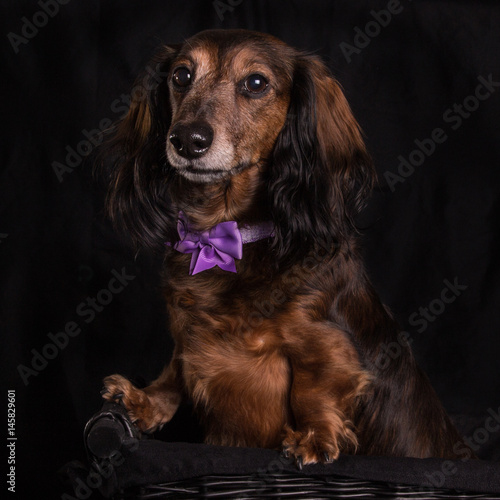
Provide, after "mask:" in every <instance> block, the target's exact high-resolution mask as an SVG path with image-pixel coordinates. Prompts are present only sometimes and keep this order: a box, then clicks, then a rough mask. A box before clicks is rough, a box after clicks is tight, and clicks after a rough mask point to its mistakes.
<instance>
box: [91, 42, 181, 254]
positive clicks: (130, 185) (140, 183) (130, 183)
mask: <svg viewBox="0 0 500 500" xmlns="http://www.w3.org/2000/svg"><path fill="white" fill-rule="evenodd" d="M177 53H178V47H176V46H164V47H162V48H161V49H160V50H159V51H158V53H157V54H156V55H155V56H154V57H153V59H152V60H151V61H150V62H149V63H148V65H147V66H146V69H145V71H144V72H143V73H142V75H140V76H139V77H138V78H137V80H136V82H135V84H134V86H133V88H132V90H131V92H130V109H129V110H128V112H127V114H126V115H125V117H124V118H123V119H122V120H121V121H120V122H118V123H117V124H116V125H115V126H114V127H113V129H112V130H111V131H110V134H111V138H110V139H109V140H108V141H105V143H104V144H103V146H102V147H101V149H100V152H99V155H98V162H99V166H100V167H102V168H103V170H104V171H105V172H107V174H108V175H107V183H108V196H107V211H108V213H109V215H110V216H111V218H112V220H113V222H114V223H115V224H116V225H117V226H119V227H121V228H123V229H125V230H126V231H127V232H128V233H129V234H130V236H131V237H132V238H133V240H134V241H135V243H136V244H137V246H139V247H140V246H147V247H151V248H157V249H163V248H164V243H165V242H166V241H169V239H170V237H171V235H172V234H171V233H172V231H173V229H174V228H175V226H176V220H177V213H174V210H173V209H172V207H171V205H170V201H169V196H168V193H167V185H168V182H169V179H170V177H171V174H172V172H171V167H170V165H169V164H168V162H167V158H166V152H165V147H166V139H167V132H168V129H169V127H170V122H171V107H170V102H169V89H168V77H169V74H170V64H171V62H172V60H173V58H174V57H175V56H176V54H177ZM175 212H176V211H175Z"/></svg>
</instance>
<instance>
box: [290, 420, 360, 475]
mask: <svg viewBox="0 0 500 500" xmlns="http://www.w3.org/2000/svg"><path fill="white" fill-rule="evenodd" d="M348 443H352V444H355V443H356V437H355V435H354V433H353V432H352V431H351V430H348V429H343V431H342V433H340V434H338V433H335V432H334V430H333V429H328V428H327V429H326V430H320V429H308V430H306V431H300V430H299V431H294V430H293V429H291V428H290V427H288V426H287V427H286V428H285V437H284V439H283V443H282V446H283V448H282V449H283V455H284V456H285V457H292V458H294V459H295V464H296V465H297V467H298V468H299V469H302V466H303V465H307V464H315V463H318V462H320V463H329V462H333V461H334V460H336V459H337V458H338V457H339V455H340V452H341V449H343V448H344V445H346V446H348Z"/></svg>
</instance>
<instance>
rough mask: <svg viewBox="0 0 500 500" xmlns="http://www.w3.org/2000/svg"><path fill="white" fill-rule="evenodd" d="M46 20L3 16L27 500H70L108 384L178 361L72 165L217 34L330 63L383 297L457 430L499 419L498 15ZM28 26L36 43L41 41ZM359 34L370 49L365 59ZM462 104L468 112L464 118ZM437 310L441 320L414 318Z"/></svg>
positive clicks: (208, 14)
mask: <svg viewBox="0 0 500 500" xmlns="http://www.w3.org/2000/svg"><path fill="white" fill-rule="evenodd" d="M45 3H46V2H43V0H42V2H41V3H39V2H33V1H32V2H26V1H17V0H16V1H13V0H10V1H3V2H2V8H1V14H0V19H1V21H0V23H1V24H0V26H1V30H0V33H1V34H2V41H1V51H2V66H1V68H2V69H1V72H2V77H1V80H0V81H1V85H2V87H1V88H2V93H1V101H0V103H1V104H0V106H1V108H0V109H1V117H2V119H1V124H2V127H1V128H2V136H1V139H0V144H1V180H0V206H1V219H0V266H1V270H0V281H1V289H0V294H1V295H0V313H1V317H0V328H1V339H2V340H1V350H2V364H1V370H2V381H5V383H6V386H5V388H4V389H2V393H1V398H0V400H3V403H0V408H4V409H5V411H4V413H3V414H4V415H5V417H4V418H3V422H4V429H5V431H4V435H5V434H6V427H7V426H6V418H7V389H12V390H15V391H16V436H17V438H18V440H17V442H16V476H17V485H16V486H17V490H18V492H19V497H20V498H32V497H30V496H27V495H28V493H27V492H28V491H30V492H32V493H31V494H34V493H37V492H38V493H40V494H44V493H46V494H47V497H49V496H50V495H52V497H53V498H59V495H60V493H58V491H59V490H58V488H57V478H56V472H57V470H58V469H59V467H61V466H62V465H63V464H64V463H66V462H67V461H69V460H73V459H83V458H84V451H83V445H82V430H83V426H84V424H85V422H86V421H87V419H88V418H89V417H90V416H91V415H92V413H93V412H95V411H96V410H97V409H98V408H99V407H100V404H101V400H100V395H99V391H100V389H101V386H102V384H101V381H102V378H103V377H104V376H106V375H108V374H111V373H115V372H119V373H123V374H126V375H128V376H131V377H140V378H142V379H144V380H150V379H153V378H155V377H156V376H157V375H158V374H159V371H160V370H161V368H162V366H163V365H164V364H165V363H166V362H167V360H168V358H169V355H170V352H171V347H172V344H171V341H170V339H169V337H168V331H167V329H166V326H165V321H166V318H165V315H164V311H163V306H162V301H161V297H160V296H159V293H158V284H159V278H158V274H159V271H158V269H159V261H158V259H157V258H155V257H152V256H150V255H148V254H146V253H144V252H140V253H139V254H138V255H136V253H135V251H134V250H133V249H132V248H131V246H130V243H129V242H128V240H127V238H126V237H123V236H120V235H118V234H117V233H116V232H115V231H113V230H112V228H111V226H110V224H109V222H108V221H106V219H105V218H104V217H103V213H102V212H103V209H102V207H103V199H104V198H103V193H102V190H100V189H99V188H98V187H97V186H96V185H95V183H93V181H92V176H91V173H90V171H91V166H90V164H89V162H88V161H84V158H80V156H78V157H77V158H76V159H75V157H73V159H71V158H69V160H68V158H67V156H68V154H69V153H68V151H69V150H68V148H69V149H72V150H77V149H78V147H80V149H81V151H82V152H88V151H84V149H85V141H86V140H87V136H90V137H92V138H93V141H94V142H97V141H98V135H97V132H98V130H99V129H100V128H102V127H103V126H106V124H107V123H108V122H110V121H115V120H116V119H118V118H119V117H120V116H121V115H122V114H123V112H124V110H126V102H127V96H128V95H130V92H131V89H132V85H133V82H134V79H135V77H136V75H137V74H138V73H140V72H141V71H142V70H143V69H144V68H145V67H146V65H147V62H148V59H149V57H150V56H151V55H152V53H153V52H154V49H155V48H156V47H157V46H158V45H159V44H160V43H168V42H179V41H182V40H183V39H185V38H187V37H189V36H190V35H192V34H194V33H196V32H198V31H200V30H203V29H207V28H221V27H222V28H236V27H238V28H248V29H255V30H258V31H265V32H268V33H271V34H273V35H276V36H278V37H279V38H282V39H283V40H285V41H286V42H288V43H290V44H291V45H294V46H296V47H298V48H302V49H306V50H308V51H313V52H315V53H317V54H319V55H320V56H322V57H323V58H324V60H325V62H326V63H327V65H328V66H329V67H330V69H331V70H332V72H333V73H334V75H335V76H336V77H337V78H338V80H339V81H340V83H341V84H342V86H343V88H344V90H345V93H346V95H347V98H348V100H349V102H350V103H351V106H352V109H353V111H354V114H355V116H356V118H357V119H358V121H359V122H360V124H361V126H362V128H363V130H364V133H365V136H366V142H367V145H368V148H369V150H370V152H371V154H372V156H373V158H374V160H375V164H376V168H377V171H378V174H379V179H380V183H379V186H378V188H377V189H376V190H375V192H374V194H373V196H372V198H371V201H370V204H369V206H368V208H367V210H366V211H365V213H364V215H363V218H362V224H363V226H364V227H365V230H364V231H363V240H364V248H365V255H366V262H367V266H368V269H369V273H370V275H371V277H372V280H373V281H374V283H375V285H376V288H377V289H378V291H379V293H380V294H381V296H382V298H383V300H384V302H385V303H386V304H388V305H389V306H390V307H391V309H392V310H393V311H394V313H395V314H396V316H397V318H398V319H399V321H400V323H401V325H402V327H403V329H405V330H406V331H408V332H409V334H410V336H411V339H412V345H413V348H414V351H415V353H416V356H417V358H418V360H419V363H420V365H421V366H422V367H423V368H424V369H425V371H426V372H427V373H428V375H429V377H430V378H431V380H432V382H433V385H434V387H435V388H436V390H437V391H438V393H439V395H440V397H441V399H442V401H443V402H444V404H445V406H446V407H447V409H448V410H449V412H450V413H452V414H467V415H471V414H475V415H478V416H481V415H484V416H485V418H486V417H487V416H488V413H487V410H488V409H489V408H493V409H495V410H496V409H498V406H499V404H500V368H499V361H498V360H499V357H500V330H499V327H500V321H499V319H498V317H499V315H498V312H497V309H498V304H499V300H498V299H499V293H500V292H499V290H500V288H499V286H498V282H499V279H500V270H499V265H498V256H499V244H500V240H499V232H498V219H499V216H500V204H499V192H500V188H499V184H498V180H497V179H498V177H499V176H498V169H499V167H500V162H499V159H500V125H499V116H500V85H497V86H493V87H492V88H491V89H490V92H489V93H490V95H489V96H488V97H487V98H485V99H484V100H481V101H477V100H475V99H474V98H472V97H470V96H474V94H475V92H476V87H477V86H478V85H479V84H480V80H479V79H478V78H480V77H483V78H484V79H486V80H488V78H490V80H491V81H493V82H500V56H499V54H500V28H499V26H500V7H498V6H497V2H485V1H482V2H477V1H469V2H464V1H458V2H445V1H413V2H410V1H409V0H400V1H397V0H392V2H387V1H379V2H373V1H357V2H352V1H348V0H345V1H319V0H314V1H307V2H306V1H277V0H270V1H264V0H261V1H254V0H232V1H230V0H222V1H220V2H218V3H217V5H215V3H214V2H212V1H210V0H207V1H183V2H166V1H160V0H150V1H148V2H139V1H130V2H123V1H118V0H107V1H102V2H98V1H96V0H86V1H83V0H72V1H69V2H67V3H66V4H65V5H62V4H61V5H60V4H54V2H53V1H52V2H51V1H50V0H49V2H47V4H51V5H52V7H51V8H52V13H53V14H54V15H51V16H46V17H45V21H44V16H43V15H41V14H39V13H40V12H43V8H42V4H45ZM54 5H57V7H54ZM388 7H391V8H392V7H394V8H397V13H394V14H392V19H391V20H390V21H389V22H388V23H385V21H384V23H385V24H387V26H384V27H380V25H378V27H377V25H376V24H374V22H373V21H374V14H373V13H372V12H371V11H375V12H379V11H381V10H386V9H387V8H388ZM47 8H48V7H47ZM55 9H58V12H57V13H54V10H55ZM49 10H50V9H49ZM386 19H387V16H386ZM30 21H33V22H35V21H36V22H38V24H40V25H41V26H40V27H39V28H37V27H36V26H35V28H34V29H33V28H31V31H30V30H29V28H26V27H25V26H26V23H27V22H30ZM369 22H372V23H371V24H370V25H368V26H367V23H369ZM23 27H24V30H25V34H26V33H27V34H28V35H29V38H28V37H27V36H25V42H26V43H19V44H18V45H16V44H15V43H14V45H16V47H14V46H13V43H12V40H13V38H12V35H10V39H9V37H8V34H9V33H11V34H12V33H14V34H16V35H19V36H23V31H22V30H23ZM365 28H367V29H368V31H369V33H371V34H372V35H374V36H371V37H369V38H365V39H364V40H362V39H361V35H359V33H360V32H363V31H365ZM26 30H28V31H26ZM370 30H371V31H370ZM34 31H35V32H36V33H35V34H33V32H34ZM376 32H379V33H378V34H376ZM356 34H358V38H357V39H356V41H357V43H358V46H359V47H358V48H356V52H352V53H351V54H350V56H349V57H346V54H345V51H346V45H342V44H350V45H351V46H354V42H355V35H356ZM361 44H364V45H365V46H364V47H362V48H361V47H360V45H361ZM343 48H344V51H343ZM16 51H17V53H16ZM348 59H350V60H348ZM486 93H487V91H485V90H484V89H483V90H482V93H481V96H484V95H485V94H486ZM464 101H465V102H464ZM462 104H466V105H467V106H469V107H470V108H471V109H472V108H474V109H473V110H472V111H471V112H470V113H468V112H463V111H462V113H464V114H463V116H462V117H460V118H458V117H459V116H460V115H459V110H458V108H454V106H455V105H460V106H461V105H462ZM476 105H477V106H476ZM476 107H477V109H475V108H476ZM466 114H468V115H470V116H467V117H466ZM436 128H440V129H442V130H443V131H444V134H445V136H446V139H445V140H444V141H443V142H442V143H440V144H435V145H434V147H433V148H432V147H431V146H429V142H425V141H424V139H428V138H430V137H431V134H432V132H433V131H434V130H435V129H436ZM416 140H419V141H424V143H425V144H427V145H428V151H430V150H431V149H434V150H433V151H432V153H431V154H428V155H424V154H423V153H422V154H420V157H421V158H423V161H422V163H421V165H418V166H416V167H415V168H414V172H413V173H412V174H411V175H408V176H407V177H406V178H404V179H403V178H401V179H402V180H403V182H398V183H396V184H395V185H393V189H391V187H390V186H389V185H388V183H387V172H393V173H396V174H397V173H398V165H399V163H400V161H401V160H400V159H398V157H400V156H402V157H403V158H404V159H406V160H408V159H410V156H411V154H412V151H414V150H416V149H418V148H417V145H416V143H415V141H416ZM82 141H83V142H82ZM89 149H94V146H93V145H92V144H91V145H90V148H89ZM411 158H413V159H417V160H418V158H419V154H418V153H416V154H413V156H412V157H411ZM68 161H72V162H73V163H72V165H74V167H73V168H71V169H70V171H67V172H63V173H62V174H60V175H59V177H58V175H57V174H56V172H55V168H54V167H55V163H54V162H58V163H59V164H66V165H69V164H68ZM407 173H408V172H406V173H405V174H407ZM401 179H400V180H401ZM123 268H125V271H126V273H127V274H128V275H130V276H134V279H132V280H131V281H129V283H128V285H127V286H126V287H125V288H124V289H123V291H122V292H121V293H117V294H115V295H113V297H112V301H111V302H110V303H109V304H108V305H106V306H104V307H103V308H102V311H99V312H98V313H96V314H95V317H94V318H92V321H90V314H87V315H84V314H82V309H78V306H79V304H81V303H82V302H84V303H85V302H86V301H87V298H88V297H95V296H96V294H97V293H98V292H99V291H100V290H102V289H106V288H107V287H108V283H109V281H110V279H111V278H112V277H113V274H112V270H116V271H118V272H119V273H121V272H122V269H123ZM445 280H448V281H449V282H451V283H454V282H456V283H458V284H459V285H461V286H462V290H461V291H460V292H459V295H458V296H457V297H456V298H455V300H454V301H453V302H449V303H445V302H443V301H441V296H442V295H441V294H442V292H443V290H444V289H445V288H446V287H447V285H446V282H445ZM464 286H466V288H465V289H464V288H463V287H464ZM444 297H453V294H452V292H450V291H448V292H445V296H444ZM429 305H431V309H432V311H434V312H429V313H423V312H422V310H420V308H421V307H423V308H427V307H429ZM87 310H88V309H87ZM419 311H420V312H419ZM422 314H427V319H425V317H424V316H422ZM429 314H430V315H431V316H429ZM419 318H420V319H419ZM422 318H424V319H425V321H424V320H422ZM72 321H74V322H76V323H77V325H78V326H79V327H80V328H81V333H80V334H79V335H77V336H75V337H73V338H70V339H69V342H68V344H67V345H66V346H65V347H64V348H61V349H58V350H56V351H55V357H54V359H51V360H49V361H48V362H47V366H46V367H45V368H43V369H40V370H37V375H34V374H32V375H28V376H25V380H24V381H23V379H22V377H21V376H20V373H19V369H20V365H24V366H25V367H28V368H32V366H31V363H32V358H33V355H34V353H33V351H32V350H36V351H38V352H42V351H43V349H44V347H45V346H46V345H47V344H48V343H50V340H49V337H48V334H49V333H52V334H56V333H57V332H60V331H62V330H64V328H65V327H66V325H68V323H69V322H72ZM46 352H49V351H46ZM50 353H52V354H54V351H50V352H49V355H50ZM25 382H26V383H25ZM2 411H3V410H2ZM174 434H175V433H174ZM176 438H182V439H188V438H189V436H188V437H187V438H186V437H185V436H180V435H179V436H177V435H174V436H173V439H176ZM2 461H3V462H6V459H5V460H4V459H2ZM3 477H5V476H3ZM2 481H3V480H2ZM1 488H2V489H3V488H6V485H5V484H4V483H3V484H2V486H1ZM23 495H25V496H23Z"/></svg>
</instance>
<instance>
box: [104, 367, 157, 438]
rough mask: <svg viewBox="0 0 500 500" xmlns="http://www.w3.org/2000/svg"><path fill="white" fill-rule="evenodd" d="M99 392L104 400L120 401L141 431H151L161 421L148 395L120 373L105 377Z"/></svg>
mask: <svg viewBox="0 0 500 500" xmlns="http://www.w3.org/2000/svg"><path fill="white" fill-rule="evenodd" d="M101 394H102V397H103V398H104V399H105V400H106V401H110V402H115V403H121V404H122V405H123V406H124V407H125V409H126V410H127V412H128V414H129V417H130V420H131V421H132V422H133V423H134V424H135V425H136V426H137V427H138V428H139V429H140V430H141V431H143V432H153V431H155V430H156V429H157V428H158V427H160V426H161V424H162V423H163V422H162V421H161V418H160V415H159V412H158V411H156V408H155V406H154V405H153V404H152V402H151V400H150V398H149V396H148V395H147V394H146V393H145V392H144V391H143V390H141V389H137V387H135V386H134V385H133V384H132V383H131V382H130V381H129V380H127V379H126V378H125V377H122V376H121V375H111V376H109V377H106V378H105V379H104V389H103V391H102V393H101Z"/></svg>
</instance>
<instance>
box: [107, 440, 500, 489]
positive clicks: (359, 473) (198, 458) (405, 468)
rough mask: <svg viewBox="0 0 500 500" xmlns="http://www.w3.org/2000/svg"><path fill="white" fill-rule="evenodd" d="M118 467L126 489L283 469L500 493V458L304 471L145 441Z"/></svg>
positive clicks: (269, 456) (249, 451) (347, 460)
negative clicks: (497, 460)
mask: <svg viewBox="0 0 500 500" xmlns="http://www.w3.org/2000/svg"><path fill="white" fill-rule="evenodd" d="M123 457H124V460H123V463H121V465H119V466H117V467H116V468H115V473H116V478H117V481H118V484H119V485H120V486H121V487H122V488H129V487H132V486H142V485H148V484H159V483H164V482H172V481H180V480H186V479H190V478H196V477H200V476H208V475H214V474H220V475H229V474H231V475H233V474H238V475H250V476H251V477H252V478H253V479H257V480H258V479H262V481H263V482H265V481H266V477H267V476H268V475H272V474H276V473H281V472H294V473H296V474H303V475H311V476H342V477H349V478H354V479H363V480H370V481H383V482H387V483H395V484H402V485H411V486H415V487H418V488H420V489H421V490H422V491H425V490H427V489H430V490H431V491H432V489H434V488H438V489H456V490H461V491H465V492H484V493H500V462H493V461H485V460H466V461H462V460H441V459H434V458H430V459H414V458H392V457H391V458H388V457H368V456H347V455H341V456H340V458H339V460H337V461H336V462H334V463H332V464H315V465H309V466H305V467H304V468H303V470H302V471H301V472H299V471H298V470H297V468H296V467H295V465H294V464H292V463H291V462H290V460H287V459H285V458H283V457H281V456H280V454H279V453H278V452H277V451H273V450H265V449H258V448H230V447H222V446H210V445H205V444H197V443H165V442H162V441H157V440H144V441H139V442H137V443H135V445H133V446H132V451H124V452H123Z"/></svg>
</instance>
